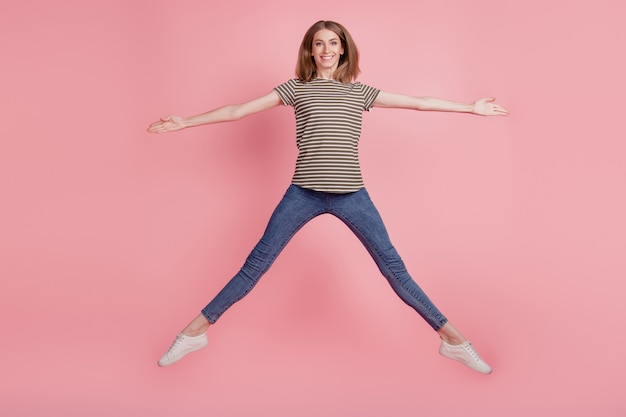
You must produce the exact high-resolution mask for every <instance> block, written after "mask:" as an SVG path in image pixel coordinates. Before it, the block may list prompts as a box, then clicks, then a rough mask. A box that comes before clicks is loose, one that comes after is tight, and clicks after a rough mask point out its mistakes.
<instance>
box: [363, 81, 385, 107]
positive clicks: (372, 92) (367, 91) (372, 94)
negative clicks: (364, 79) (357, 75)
mask: <svg viewBox="0 0 626 417" xmlns="http://www.w3.org/2000/svg"><path fill="white" fill-rule="evenodd" d="M361 88H362V92H363V110H365V111H369V110H370V109H371V108H372V106H373V105H374V101H376V97H378V94H379V93H380V90H379V89H377V88H374V87H370V86H369V85H366V84H361Z"/></svg>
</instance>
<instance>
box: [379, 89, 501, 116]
mask: <svg viewBox="0 0 626 417" xmlns="http://www.w3.org/2000/svg"><path fill="white" fill-rule="evenodd" d="M494 101H495V99H494V98H489V97H484V98H481V99H479V100H476V101H475V102H473V103H459V102H456V101H450V100H443V99H440V98H433V97H412V96H407V95H404V94H395V93H386V92H384V91H381V92H380V93H379V94H378V97H376V100H375V101H374V107H387V108H400V109H410V110H422V111H448V112H457V113H474V114H479V115H481V116H507V115H508V114H509V111H508V110H507V109H505V108H504V107H502V106H500V105H499V104H496V103H495V102H494Z"/></svg>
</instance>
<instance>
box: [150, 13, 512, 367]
mask: <svg viewBox="0 0 626 417" xmlns="http://www.w3.org/2000/svg"><path fill="white" fill-rule="evenodd" d="M359 72H360V69H359V55H358V51H357V48H356V45H355V44H354V41H353V40H352V37H351V36H350V34H349V33H348V31H347V30H346V29H345V28H344V27H343V26H342V25H340V24H338V23H335V22H331V21H319V22H317V23H315V24H314V25H313V26H312V27H311V28H310V29H309V30H308V31H307V33H306V34H305V36H304V38H303V40H302V43H301V45H300V51H299V57H298V63H297V66H296V75H297V77H298V78H297V79H292V80H289V81H287V82H286V83H284V84H281V85H279V86H278V87H276V88H275V89H274V90H272V91H271V92H270V93H269V94H267V95H265V96H263V97H260V98H257V99H255V100H251V101H248V102H246V103H242V104H235V105H227V106H223V107H220V108H217V109H215V110H212V111H209V112H207V113H203V114H199V115H196V116H192V117H188V118H182V117H179V116H173V115H172V116H168V117H166V118H163V119H161V120H159V121H157V122H155V123H153V124H152V125H150V127H149V129H148V131H149V132H154V133H164V132H171V131H175V130H180V129H183V128H187V127H192V126H199V125H205V124H212V123H219V122H226V121H233V120H238V119H241V118H242V117H245V116H248V115H250V114H253V113H257V112H261V111H264V110H267V109H270V108H272V107H276V106H279V105H290V106H293V107H294V111H295V116H296V139H297V146H298V149H299V154H298V159H297V161H296V169H295V174H294V176H293V179H292V184H291V185H290V186H289V188H288V189H287V192H286V193H285V195H284V197H283V199H282V200H281V202H280V203H279V204H278V206H277V207H276V209H275V211H274V213H273V214H272V216H271V218H270V221H269V224H268V226H267V228H266V230H265V233H264V234H263V237H262V238H261V240H260V241H259V243H258V244H257V245H256V246H255V248H254V249H253V250H252V252H251V253H250V255H249V256H248V258H247V259H246V261H245V263H244V265H243V267H242V268H241V270H240V271H239V272H238V273H237V275H235V277H233V278H232V279H231V280H230V281H229V282H228V284H227V285H226V286H225V287H224V288H223V289H222V291H220V292H219V293H218V295H217V296H216V297H215V298H214V299H213V300H212V301H211V302H210V303H209V304H208V305H207V306H206V307H205V308H204V309H203V310H202V312H201V314H199V315H198V316H197V317H196V318H194V319H193V320H192V321H191V322H190V323H189V324H188V325H187V326H186V327H185V328H184V329H183V330H182V331H181V333H180V334H179V335H178V336H177V337H176V339H175V341H174V343H173V344H172V345H171V347H170V348H169V350H168V351H167V352H166V353H165V355H163V357H162V358H161V359H160V360H159V362H158V364H159V366H168V365H171V364H172V363H174V362H177V361H178V360H180V359H182V358H183V357H184V356H185V355H187V354H188V353H190V352H193V351H195V350H198V349H201V348H203V347H204V346H206V345H207V338H206V331H207V329H208V328H209V326H210V325H211V324H214V323H215V322H216V321H217V319H218V318H219V317H220V316H221V315H222V314H223V313H224V311H226V309H228V308H229V307H230V306H231V305H232V304H234V303H235V302H237V301H238V300H240V299H241V298H243V297H244V296H245V295H246V294H247V293H248V292H249V291H250V290H251V289H252V288H253V287H254V285H255V284H256V283H257V282H258V280H259V278H260V277H261V276H262V275H263V274H264V273H265V272H266V271H267V270H268V269H269V267H270V266H271V264H272V263H273V261H274V260H275V259H276V257H277V256H278V254H279V253H280V252H281V250H282V249H283V248H284V247H285V245H286V244H287V243H288V242H289V240H290V239H291V238H292V237H293V235H294V234H295V233H296V232H297V231H298V230H299V229H300V228H301V227H302V226H303V225H304V224H305V223H307V222H308V221H309V220H311V219H312V218H314V217H316V216H318V215H320V214H323V213H330V214H333V215H334V216H336V217H338V218H339V219H341V220H342V221H343V222H344V223H345V224H346V225H347V226H348V227H349V228H350V229H351V230H352V231H353V232H354V233H355V234H356V236H357V237H358V238H359V239H360V240H361V242H362V243H363V244H364V245H365V247H366V248H367V250H368V251H369V253H370V254H371V255H372V257H373V258H374V261H375V262H376V264H377V265H378V267H379V269H380V271H381V272H382V274H383V275H384V276H385V278H386V279H387V280H388V281H389V284H390V285H391V287H392V288H393V290H394V291H395V292H396V293H397V294H398V296H399V297H400V298H401V299H402V300H403V301H404V302H405V303H406V304H408V305H409V306H411V307H412V308H414V309H415V310H416V311H417V312H418V313H419V314H420V315H421V316H422V317H423V318H424V320H426V322H427V323H428V324H429V325H430V326H431V327H432V328H433V329H434V330H435V331H436V332H437V333H438V334H439V336H440V338H441V347H440V350H439V352H440V354H441V355H443V356H445V357H448V358H450V359H454V360H457V361H459V362H461V363H463V364H465V365H467V366H468V367H470V368H471V369H474V370H476V371H478V372H481V373H485V374H488V373H491V368H490V367H489V365H488V364H487V363H486V362H485V361H484V360H482V358H481V357H480V356H479V355H478V354H477V353H476V351H475V350H474V348H473V347H472V345H471V344H470V342H469V341H467V340H466V339H465V338H464V337H463V336H462V335H461V333H460V332H459V331H458V330H457V329H455V328H454V326H452V324H451V323H450V322H449V321H448V320H447V319H446V318H445V316H444V315H443V314H442V313H441V312H440V311H439V310H438V309H437V307H435V305H434V304H433V303H432V302H431V301H430V300H429V298H428V297H427V296H426V294H424V292H423V291H422V290H421V289H420V287H419V286H418V285H417V284H416V283H415V281H413V279H412V278H411V277H410V275H409V274H408V272H407V271H406V268H405V267H404V263H403V262H402V259H401V258H400V256H399V255H398V253H397V252H396V250H395V248H394V247H393V245H392V244H391V242H390V240H389V236H388V235H387V231H386V229H385V225H384V224H383V221H382V219H381V218H380V215H379V214H378V211H377V210H376V208H375V207H374V205H373V203H372V202H371V200H370V198H369V196H368V194H367V191H366V190H365V188H364V185H363V179H362V177H361V169H360V166H359V159H358V150H357V146H358V140H359V137H360V134H361V118H362V112H363V111H368V110H370V109H371V108H372V107H388V108H391V107H392V108H404V109H414V110H431V111H448V112H465V113H468V112H469V113H475V114H480V115H484V116H492V115H507V114H508V111H507V110H506V109H504V108H503V107H501V106H499V105H498V104H495V103H494V99H491V98H482V99H480V100H477V101H475V102H473V103H471V104H465V103H457V102H452V101H448V100H441V99H435V98H428V97H411V96H406V95H400V94H392V93H387V92H383V91H380V90H378V89H375V88H373V87H370V86H367V85H364V84H361V83H359V82H356V81H355V80H356V77H357V75H358V74H359Z"/></svg>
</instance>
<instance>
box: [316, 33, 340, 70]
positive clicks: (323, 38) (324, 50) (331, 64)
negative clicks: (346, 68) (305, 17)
mask: <svg viewBox="0 0 626 417" xmlns="http://www.w3.org/2000/svg"><path fill="white" fill-rule="evenodd" d="M341 55H343V46H342V45H341V39H339V35H337V34H336V33H335V32H333V31H332V30H328V29H322V30H320V31H318V32H316V33H315V36H313V45H312V46H311V56H312V57H313V59H314V60H315V66H316V67H317V72H318V73H322V72H325V71H334V70H336V69H337V66H338V65H339V58H340V57H341Z"/></svg>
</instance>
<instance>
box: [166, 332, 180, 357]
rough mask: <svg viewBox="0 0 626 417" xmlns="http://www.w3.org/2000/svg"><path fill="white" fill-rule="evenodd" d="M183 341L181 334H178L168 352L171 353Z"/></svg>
mask: <svg viewBox="0 0 626 417" xmlns="http://www.w3.org/2000/svg"><path fill="white" fill-rule="evenodd" d="M182 341H183V338H182V337H180V336H176V339H174V341H173V342H172V346H170V348H169V349H168V350H167V353H170V352H172V351H173V350H174V348H175V347H176V346H178V345H179V344H180V343H181V342H182Z"/></svg>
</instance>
